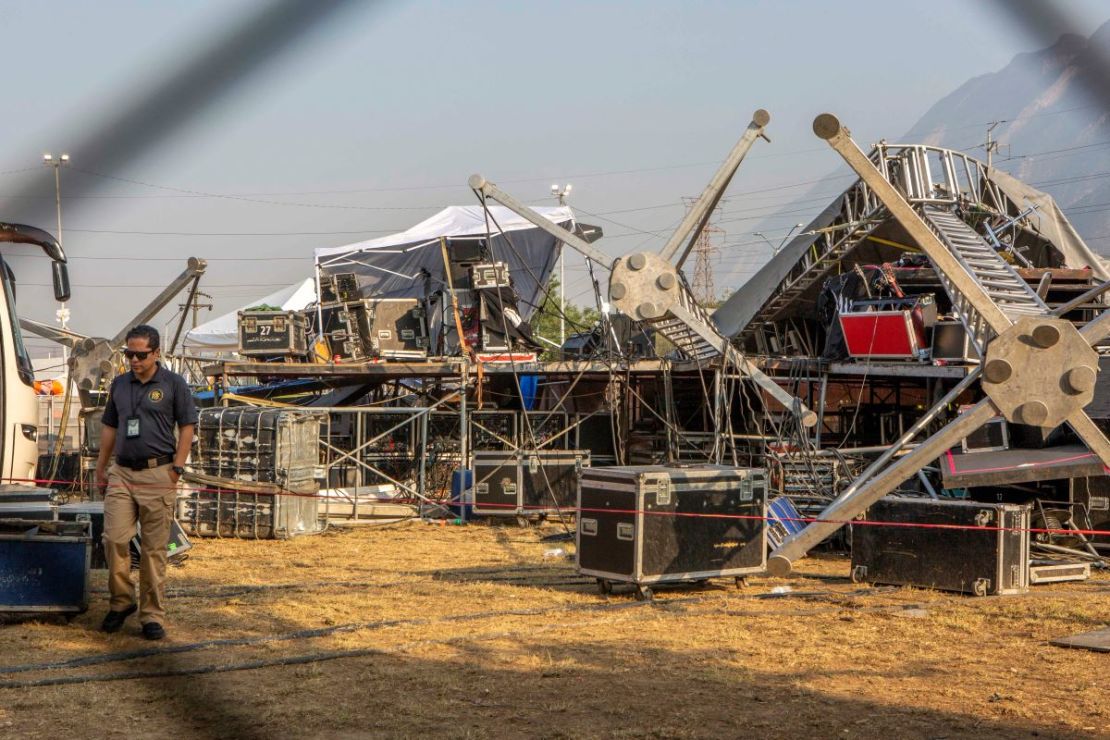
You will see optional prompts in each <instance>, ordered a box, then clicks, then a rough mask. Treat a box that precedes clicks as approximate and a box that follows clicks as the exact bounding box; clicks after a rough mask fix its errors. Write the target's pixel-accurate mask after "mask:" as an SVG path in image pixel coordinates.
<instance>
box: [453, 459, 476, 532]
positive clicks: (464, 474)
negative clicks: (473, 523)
mask: <svg viewBox="0 0 1110 740" xmlns="http://www.w3.org/2000/svg"><path fill="white" fill-rule="evenodd" d="M473 487H474V471H473V470H454V471H452V472H451V505H450V506H448V507H447V508H448V509H450V511H451V513H452V514H454V515H455V516H457V517H458V518H459V519H462V520H463V521H464V522H465V521H466V520H467V519H473V518H474V494H473V492H472V491H471V489H472V488H473Z"/></svg>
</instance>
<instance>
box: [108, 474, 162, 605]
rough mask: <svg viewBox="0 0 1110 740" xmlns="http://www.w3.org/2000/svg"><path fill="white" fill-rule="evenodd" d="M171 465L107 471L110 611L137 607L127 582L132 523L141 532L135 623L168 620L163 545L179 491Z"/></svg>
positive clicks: (132, 532)
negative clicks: (137, 602) (137, 612)
mask: <svg viewBox="0 0 1110 740" xmlns="http://www.w3.org/2000/svg"><path fill="white" fill-rule="evenodd" d="M171 468H172V466H171V465H161V466H159V467H157V468H148V469H147V470H131V469H130V468H122V467H120V466H119V465H114V464H113V465H112V466H111V467H110V468H108V490H107V492H106V493H105V494H104V552H105V554H106V555H107V556H108V591H109V592H110V593H111V595H112V598H111V602H110V604H109V608H110V609H111V610H112V611H123V610H124V609H127V608H128V607H130V606H131V605H132V604H134V603H135V591H134V586H133V585H132V583H131V552H130V549H129V543H130V542H131V538H132V537H134V536H135V522H136V521H137V522H138V523H139V526H140V528H141V530H142V558H141V559H140V561H139V622H140V623H142V624H146V623H148V622H157V623H158V624H162V623H163V622H164V621H165V618H166V611H165V608H164V604H165V590H166V546H167V545H168V543H169V539H170V522H171V521H172V520H173V506H174V500H175V498H176V493H177V488H176V486H175V485H174V483H173V479H172V476H171V474H172V470H171Z"/></svg>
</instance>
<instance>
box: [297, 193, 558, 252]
mask: <svg viewBox="0 0 1110 740" xmlns="http://www.w3.org/2000/svg"><path fill="white" fill-rule="evenodd" d="M532 210H534V211H535V212H536V213H538V214H540V215H541V216H543V217H544V218H546V219H548V220H549V221H552V222H554V223H557V224H563V223H566V222H567V221H574V213H573V212H572V211H571V210H570V206H556V207H553V208H539V207H537V208H533V209H532ZM489 215H490V220H489V221H488V222H487V221H486V214H485V210H484V209H483V208H482V207H481V206H448V207H447V208H444V209H443V210H442V211H440V212H439V213H437V214H435V215H434V216H432V217H431V218H427V219H424V220H423V221H421V222H420V223H418V224H416V225H415V226H413V227H412V228H410V229H406V230H405V231H402V232H399V233H397V234H391V235H389V236H383V237H380V238H378V239H368V240H366V241H362V242H355V243H354V244H346V245H344V246H342V247H320V248H318V249H316V250H315V251H314V254H315V255H316V262H317V263H319V264H320V265H330V264H334V263H335V262H337V261H339V260H341V259H342V258H344V257H348V256H352V255H354V254H355V253H357V252H369V251H376V250H389V248H390V247H405V248H407V249H412V248H415V247H419V246H423V245H426V244H430V243H434V242H436V241H438V240H439V238H440V237H441V236H443V237H447V238H449V239H451V238H454V239H458V238H460V237H468V236H469V237H476V238H482V239H484V238H485V237H486V235H487V233H489V232H492V233H494V234H496V233H497V232H498V231H499V230H500V231H521V230H523V229H534V228H536V225H535V224H533V223H532V222H531V221H528V220H526V219H525V218H524V217H523V216H520V215H518V214H517V213H515V212H513V211H510V210H509V209H508V208H505V207H504V206H490V207H489ZM495 222H496V223H495ZM498 227H500V229H498ZM337 258H338V260H337Z"/></svg>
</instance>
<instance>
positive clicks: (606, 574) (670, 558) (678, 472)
mask: <svg viewBox="0 0 1110 740" xmlns="http://www.w3.org/2000/svg"><path fill="white" fill-rule="evenodd" d="M766 506H767V473H766V471H765V470H763V469H762V468H734V467H728V466H724V465H709V464H697V465H689V466H682V467H679V466H663V465H632V466H622V467H607V468H591V469H589V470H584V471H582V477H581V481H580V484H579V490H578V508H579V514H578V547H577V565H578V572H579V573H581V574H583V575H587V576H594V577H596V578H597V582H598V588H599V590H600V591H601V592H602V593H608V592H609V591H610V589H611V584H612V582H614V581H616V582H623V583H632V584H635V585H636V597H637V598H639V599H650V598H651V597H652V592H651V585H652V584H657V583H678V582H702V581H705V580H707V579H709V578H735V579H737V581H739V580H740V579H742V578H743V577H744V576H748V575H752V574H756V573H762V572H764V570H766V564H767V527H766V519H765V516H766Z"/></svg>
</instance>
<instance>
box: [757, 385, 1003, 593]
mask: <svg viewBox="0 0 1110 740" xmlns="http://www.w3.org/2000/svg"><path fill="white" fill-rule="evenodd" d="M973 377H977V374H976V373H973V374H972V375H969V376H968V377H967V378H964V380H963V381H961V382H960V383H959V384H957V385H956V387H955V388H953V389H952V391H950V392H949V393H948V394H947V395H946V396H945V398H944V399H941V403H938V404H936V405H935V406H934V407H933V408H932V409H930V410H929V412H928V413H927V414H926V415H925V416H924V417H922V419H921V420H919V421H918V423H917V424H914V425H913V426H912V427H910V430H909V431H908V432H906V434H904V435H902V437H901V438H900V439H899V441H898V442H897V443H895V444H894V445H891V447H890V449H889V450H888V451H887V453H885V454H883V455H881V456H880V457H879V458H878V459H876V460H875V462H873V463H871V465H869V466H868V467H867V469H866V470H864V471H863V473H861V474H860V476H859V477H858V478H857V479H856V481H855V482H853V483H852V485H851V486H849V487H848V489H847V490H845V491H844V492H843V493H841V494H840V495H839V496H838V497H837V498H836V499H835V500H834V501H833V502H832V503H830V504H829V505H828V506H827V507H826V508H825V510H824V511H822V512H821V515H820V517H819V519H818V520H817V521H815V522H812V523H811V524H809V526H807V527H806V528H805V529H803V530H802V531H801V532H798V533H797V534H795V535H792V536H790V537H787V538H786V540H784V541H783V543H782V544H781V545H779V546H778V547H777V548H775V551H774V552H772V553H771V557H770V559H769V560H768V561H767V568H768V570H770V572H771V573H772V574H774V575H777V576H785V575H788V574H789V573H790V571H791V569H792V567H793V562H794V561H795V560H799V559H801V558H803V557H805V555H806V553H807V552H809V551H810V549H811V548H813V547H814V546H816V545H817V544H819V543H820V542H821V541H822V540H824V539H825V538H826V537H828V536H829V535H831V534H833V533H834V532H836V531H837V530H838V529H840V528H841V527H842V526H844V522H846V521H850V520H852V519H854V518H855V517H857V516H859V515H860V514H861V513H863V512H864V511H865V510H866V509H867V507H868V506H870V505H871V504H873V503H874V502H876V501H878V500H879V499H881V498H882V497H883V496H885V495H886V494H888V493H890V492H891V491H892V490H894V488H895V487H896V486H897V485H898V484H899V483H902V482H903V481H905V480H906V479H908V478H909V477H910V476H912V475H913V474H914V473H915V472H917V470H919V469H920V468H921V467H923V466H925V465H927V464H929V463H931V462H932V461H933V460H935V459H936V458H937V457H938V456H939V455H941V454H942V453H943V452H944V451H945V450H947V449H949V448H950V447H952V445H954V444H955V443H956V442H958V441H960V440H961V439H963V438H964V437H966V436H967V435H968V434H970V433H971V432H973V431H975V430H976V429H978V428H979V427H981V426H982V425H983V424H985V423H987V422H988V421H989V420H990V419H991V418H993V417H994V416H995V415H996V414H997V413H998V408H997V407H996V406H995V405H994V403H993V402H992V401H991V400H990V399H989V398H985V399H983V400H982V401H980V402H979V403H977V404H976V405H975V406H973V407H972V408H971V409H969V410H968V411H966V412H964V413H963V414H961V415H960V416H959V417H958V418H957V419H956V420H954V421H953V422H951V423H950V424H948V425H947V426H946V427H945V428H944V429H943V430H941V431H940V432H937V433H936V434H934V435H933V436H931V437H929V439H927V440H925V441H924V442H923V443H921V444H920V445H918V446H917V448H916V449H914V451H913V452H911V453H909V454H908V455H906V456H905V457H903V458H901V459H900V460H899V461H898V462H896V463H894V464H892V465H890V466H888V467H886V468H885V469H884V470H882V471H881V472H878V471H879V468H880V467H881V466H882V465H885V464H886V463H887V462H889V461H890V460H891V458H893V457H894V455H896V454H897V451H898V447H899V446H900V444H904V441H905V440H906V439H907V437H908V436H909V435H916V434H917V432H918V431H920V429H922V428H924V426H925V425H926V424H928V423H929V421H931V420H932V418H934V417H935V416H936V414H937V413H939V410H940V409H942V408H943V407H944V406H946V405H947V403H948V399H949V397H951V398H955V397H956V396H957V395H959V394H958V393H956V391H957V390H959V391H960V392H962V391H963V390H964V388H960V386H961V385H963V384H964V383H967V382H968V381H969V380H970V379H971V378H973ZM911 438H912V437H911Z"/></svg>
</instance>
